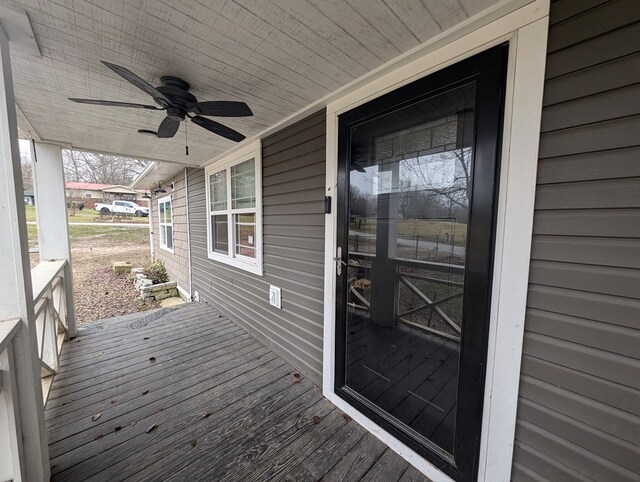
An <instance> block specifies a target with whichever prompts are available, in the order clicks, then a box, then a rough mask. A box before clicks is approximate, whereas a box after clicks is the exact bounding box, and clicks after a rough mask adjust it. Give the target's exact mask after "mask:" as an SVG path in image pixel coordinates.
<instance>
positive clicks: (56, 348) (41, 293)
mask: <svg viewBox="0 0 640 482" xmlns="http://www.w3.org/2000/svg"><path fill="white" fill-rule="evenodd" d="M67 269H68V263H67V261H64V260H55V261H43V262H41V263H39V264H38V265H37V266H36V267H35V268H33V269H32V270H31V279H32V284H33V302H34V311H35V327H36V334H37V337H38V357H39V359H40V370H41V376H42V397H43V400H44V403H45V405H46V403H47V399H48V397H49V391H50V389H51V384H52V383H53V376H54V375H55V374H56V373H58V370H59V368H60V363H59V355H60V351H61V350H62V344H63V343H64V341H65V340H66V339H68V338H69V336H70V335H69V334H70V329H69V328H70V327H69V316H68V313H69V311H68V309H67V306H68V305H67V303H68V301H69V299H70V298H69V295H70V293H69V292H68V291H67V290H71V289H72V287H71V286H68V284H69V283H68V277H67V276H66V273H67ZM73 328H74V327H72V330H71V332H73V331H75V330H74V329H73Z"/></svg>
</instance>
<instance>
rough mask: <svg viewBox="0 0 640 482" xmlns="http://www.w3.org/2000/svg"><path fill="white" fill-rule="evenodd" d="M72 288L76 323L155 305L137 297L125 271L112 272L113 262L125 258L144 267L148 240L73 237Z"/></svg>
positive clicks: (147, 254) (156, 304)
mask: <svg viewBox="0 0 640 482" xmlns="http://www.w3.org/2000/svg"><path fill="white" fill-rule="evenodd" d="M71 257H72V266H73V289H74V295H75V301H76V319H77V322H78V323H79V324H82V323H85V322H88V321H94V320H101V319H104V318H111V317H113V316H121V315H126V314H128V313H136V312H139V311H145V310H148V309H151V308H156V307H158V306H159V303H158V302H155V301H153V302H145V301H143V300H141V299H140V297H139V295H138V292H137V290H136V289H135V287H134V286H133V283H132V282H131V281H130V280H129V277H128V275H126V274H116V273H114V272H113V270H112V268H111V265H112V263H113V262H114V261H129V262H131V264H132V265H133V266H144V265H145V264H147V263H148V261H149V241H148V238H147V237H146V236H143V237H141V240H140V241H139V242H125V243H123V242H117V243H115V242H114V241H113V240H110V239H109V237H108V236H105V237H101V238H98V237H95V238H92V237H87V238H79V239H76V240H74V242H73V244H72V247H71Z"/></svg>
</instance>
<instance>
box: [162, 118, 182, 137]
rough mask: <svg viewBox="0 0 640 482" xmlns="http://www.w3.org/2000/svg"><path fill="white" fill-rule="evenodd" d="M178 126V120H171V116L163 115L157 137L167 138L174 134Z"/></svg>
mask: <svg viewBox="0 0 640 482" xmlns="http://www.w3.org/2000/svg"><path fill="white" fill-rule="evenodd" d="M178 127H180V122H178V121H177V120H173V119H172V118H171V117H165V118H164V120H163V121H162V122H161V123H160V127H158V137H160V138H161V139H168V138H170V137H173V136H175V135H176V132H178Z"/></svg>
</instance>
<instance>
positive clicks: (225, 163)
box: [204, 140, 263, 276]
mask: <svg viewBox="0 0 640 482" xmlns="http://www.w3.org/2000/svg"><path fill="white" fill-rule="evenodd" d="M251 158H254V159H255V170H256V172H255V182H256V207H255V212H256V241H255V249H256V257H255V259H254V258H249V257H247V256H238V255H236V256H231V255H225V254H221V253H218V252H215V251H213V249H212V242H213V239H212V237H211V200H210V199H209V197H210V190H209V175H210V174H213V173H216V172H218V171H221V170H223V169H226V170H227V190H230V189H231V184H230V179H229V176H230V172H231V167H232V166H235V165H237V164H241V163H242V162H244V161H248V160H249V159H251ZM204 177H205V194H206V200H207V209H206V213H207V255H208V257H209V259H211V260H214V261H218V262H219V263H223V264H226V265H229V266H233V267H235V268H239V269H242V270H244V271H248V272H250V273H253V274H256V275H258V276H262V275H263V269H262V257H263V256H262V252H263V246H262V144H261V142H260V140H256V141H254V142H252V143H251V144H248V145H246V146H245V147H243V148H242V149H239V150H237V151H235V152H233V153H231V154H230V155H229V156H226V157H224V158H222V159H220V160H219V161H217V162H215V163H213V164H209V165H208V166H207V167H206V168H205V171H204ZM227 202H230V200H229V199H227ZM227 207H228V209H227V211H228V212H230V211H231V207H230V206H227ZM234 211H237V212H240V211H241V210H234ZM250 211H251V212H253V211H254V209H253V208H251V209H250ZM227 223H228V226H229V251H230V252H231V250H235V229H233V223H229V221H227Z"/></svg>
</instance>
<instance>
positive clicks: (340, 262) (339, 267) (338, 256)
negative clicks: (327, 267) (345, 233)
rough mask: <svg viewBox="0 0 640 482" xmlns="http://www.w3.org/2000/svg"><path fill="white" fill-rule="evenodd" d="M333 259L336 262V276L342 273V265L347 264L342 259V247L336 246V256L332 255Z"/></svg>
mask: <svg viewBox="0 0 640 482" xmlns="http://www.w3.org/2000/svg"><path fill="white" fill-rule="evenodd" d="M333 260H334V261H335V262H336V274H337V275H338V276H341V275H342V266H343V265H344V266H348V265H347V263H345V262H344V261H343V259H342V248H341V247H340V246H338V249H337V250H336V256H334V258H333Z"/></svg>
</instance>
